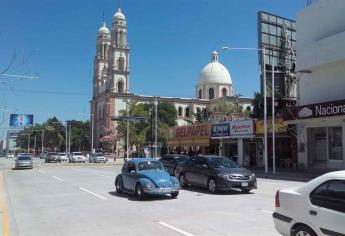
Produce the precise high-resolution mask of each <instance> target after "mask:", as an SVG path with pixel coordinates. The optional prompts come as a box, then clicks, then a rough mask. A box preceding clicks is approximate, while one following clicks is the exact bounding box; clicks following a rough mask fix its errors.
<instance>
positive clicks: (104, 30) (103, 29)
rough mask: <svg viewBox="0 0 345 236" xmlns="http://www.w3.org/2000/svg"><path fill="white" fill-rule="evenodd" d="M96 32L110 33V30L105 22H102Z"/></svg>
mask: <svg viewBox="0 0 345 236" xmlns="http://www.w3.org/2000/svg"><path fill="white" fill-rule="evenodd" d="M98 33H99V34H110V30H109V29H108V28H107V26H106V25H105V23H103V26H102V27H101V28H99V30H98Z"/></svg>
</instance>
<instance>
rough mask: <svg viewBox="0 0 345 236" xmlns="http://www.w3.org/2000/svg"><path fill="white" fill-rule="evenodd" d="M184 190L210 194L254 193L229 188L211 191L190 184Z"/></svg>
mask: <svg viewBox="0 0 345 236" xmlns="http://www.w3.org/2000/svg"><path fill="white" fill-rule="evenodd" d="M183 190H186V191H190V192H196V193H199V194H208V195H250V194H254V193H253V192H249V193H242V192H241V190H235V189H233V190H227V191H217V192H215V193H211V192H210V191H208V190H207V189H205V188H201V187H196V186H188V187H185V188H183Z"/></svg>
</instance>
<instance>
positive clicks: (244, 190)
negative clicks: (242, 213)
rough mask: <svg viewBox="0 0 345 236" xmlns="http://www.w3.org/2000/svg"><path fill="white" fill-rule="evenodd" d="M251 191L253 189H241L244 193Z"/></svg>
mask: <svg viewBox="0 0 345 236" xmlns="http://www.w3.org/2000/svg"><path fill="white" fill-rule="evenodd" d="M250 190H251V189H245V188H243V189H241V191H242V193H249V192H250Z"/></svg>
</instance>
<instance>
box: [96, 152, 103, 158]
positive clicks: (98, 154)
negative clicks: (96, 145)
mask: <svg viewBox="0 0 345 236" xmlns="http://www.w3.org/2000/svg"><path fill="white" fill-rule="evenodd" d="M96 156H97V157H103V156H104V155H103V154H102V153H97V154H96Z"/></svg>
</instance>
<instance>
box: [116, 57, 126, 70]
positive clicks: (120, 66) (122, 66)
mask: <svg viewBox="0 0 345 236" xmlns="http://www.w3.org/2000/svg"><path fill="white" fill-rule="evenodd" d="M117 69H118V70H125V59H124V58H123V57H119V59H118V60H117Z"/></svg>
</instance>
